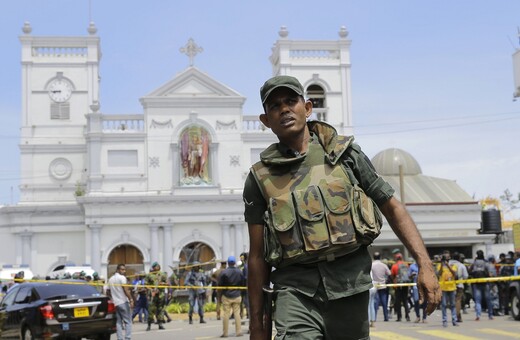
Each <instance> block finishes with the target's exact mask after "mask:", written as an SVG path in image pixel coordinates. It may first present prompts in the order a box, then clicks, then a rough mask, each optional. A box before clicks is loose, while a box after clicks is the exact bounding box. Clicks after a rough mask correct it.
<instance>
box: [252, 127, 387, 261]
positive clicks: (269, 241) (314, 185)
mask: <svg viewBox="0 0 520 340" xmlns="http://www.w3.org/2000/svg"><path fill="white" fill-rule="evenodd" d="M309 128H310V130H311V131H312V132H314V133H315V134H316V136H317V138H314V139H313V140H312V141H311V142H310V143H309V146H308V151H307V153H306V154H305V155H298V156H296V157H293V158H287V157H284V156H283V155H282V154H281V153H280V152H279V151H278V148H277V146H276V144H273V145H271V146H270V147H269V148H267V149H266V150H265V151H264V152H262V153H261V161H260V162H258V163H256V164H254V165H253V167H252V168H251V171H252V173H253V175H254V177H255V179H256V181H257V183H258V185H259V187H260V190H261V191H262V194H263V196H264V198H265V199H266V202H267V211H266V213H265V218H264V219H265V227H264V257H265V260H266V261H267V262H268V263H269V264H271V265H272V266H274V267H277V268H283V267H285V266H287V265H291V264H295V263H297V264H309V263H315V262H320V261H332V260H334V259H335V258H337V257H341V256H344V255H346V254H349V253H351V252H353V251H355V250H357V249H358V248H359V247H360V246H361V245H367V244H370V243H372V242H373V240H374V239H375V238H376V237H377V236H378V235H379V233H380V229H381V224H382V219H381V213H380V211H379V209H378V208H377V206H376V205H375V203H374V202H373V201H372V199H370V198H369V197H368V196H366V194H365V193H364V192H363V190H362V189H361V188H360V187H359V186H358V185H357V180H354V181H352V180H351V179H350V177H349V173H348V170H347V168H346V166H345V164H343V161H342V155H343V153H344V152H345V151H346V150H347V149H348V147H349V145H350V143H351V142H352V140H353V138H352V137H346V136H338V135H336V131H335V130H334V128H332V127H331V126H329V125H327V124H325V123H322V122H312V123H309ZM352 176H353V175H352ZM353 182H354V183H353Z"/></svg>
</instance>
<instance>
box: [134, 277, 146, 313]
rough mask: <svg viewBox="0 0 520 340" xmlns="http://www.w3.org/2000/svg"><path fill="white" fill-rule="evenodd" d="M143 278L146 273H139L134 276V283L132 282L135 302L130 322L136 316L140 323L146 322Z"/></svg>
mask: <svg viewBox="0 0 520 340" xmlns="http://www.w3.org/2000/svg"><path fill="white" fill-rule="evenodd" d="M145 277H146V272H141V273H139V274H138V275H137V276H136V278H135V280H134V282H132V284H133V285H134V292H135V295H136V296H137V301H136V304H135V307H134V311H133V313H132V320H133V319H134V318H135V316H136V315H137V316H138V317H139V318H138V319H139V322H141V323H142V322H145V323H147V322H148V297H147V296H146V293H147V292H146V287H145V284H146V282H145Z"/></svg>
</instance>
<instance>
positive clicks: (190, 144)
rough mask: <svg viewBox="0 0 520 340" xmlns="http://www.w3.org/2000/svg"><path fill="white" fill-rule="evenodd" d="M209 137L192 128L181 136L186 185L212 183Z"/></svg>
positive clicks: (198, 129) (200, 129)
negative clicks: (209, 171) (209, 162)
mask: <svg viewBox="0 0 520 340" xmlns="http://www.w3.org/2000/svg"><path fill="white" fill-rule="evenodd" d="M209 143H210V140H209V136H208V133H207V131H205V130H204V129H202V128H200V127H196V126H192V127H189V128H187V129H185V130H184V131H183V133H182V135H181V155H180V156H181V164H182V170H183V175H184V176H183V178H181V183H182V184H185V185H190V184H191V185H205V184H209V183H210V182H211V180H210V177H209V173H208V155H209Z"/></svg>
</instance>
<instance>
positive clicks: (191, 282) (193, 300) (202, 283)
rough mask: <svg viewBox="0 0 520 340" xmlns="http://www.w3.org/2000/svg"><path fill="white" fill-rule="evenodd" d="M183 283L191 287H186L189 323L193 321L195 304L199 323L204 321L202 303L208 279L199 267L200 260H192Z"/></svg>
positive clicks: (203, 302)
mask: <svg viewBox="0 0 520 340" xmlns="http://www.w3.org/2000/svg"><path fill="white" fill-rule="evenodd" d="M184 284H185V285H186V286H190V287H193V288H189V289H188V293H189V299H188V302H189V304H190V308H189V310H188V316H189V322H190V324H192V323H193V311H194V309H195V305H197V307H198V311H199V317H200V323H206V321H204V305H205V304H206V285H207V284H208V280H207V277H206V274H204V273H203V272H202V270H201V268H200V262H198V261H194V262H193V264H192V265H191V270H190V271H189V272H188V274H187V275H186V278H185V279H184Z"/></svg>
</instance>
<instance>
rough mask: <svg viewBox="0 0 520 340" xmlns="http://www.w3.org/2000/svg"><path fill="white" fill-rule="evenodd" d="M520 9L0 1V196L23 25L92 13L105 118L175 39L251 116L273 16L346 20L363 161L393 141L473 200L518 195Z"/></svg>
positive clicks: (43, 30) (12, 139) (132, 99)
mask: <svg viewBox="0 0 520 340" xmlns="http://www.w3.org/2000/svg"><path fill="white" fill-rule="evenodd" d="M89 7H90V10H89ZM518 13H520V2H519V1H517V0H501V1H480V0H472V1H469V0H461V1H448V0H439V1H428V2H426V1H422V2H421V1H403V0H393V1H388V0H377V1H376V0H373V1H370V0H366V1H361V0H359V1H348V0H337V1H323V2H315V1H307V0H300V1H282V0H278V1H275V0H264V1H255V2H253V1H239V0H231V1H226V0H222V1H210V0H191V1H159V0H147V1H134V0H125V1H123V0H109V1H106V0H105V1H101V0H91V6H89V1H88V0H45V1H41V0H17V1H7V0H0V42H1V43H2V49H1V51H2V52H1V53H0V62H1V65H2V66H3V67H2V72H1V74H2V77H0V86H1V88H2V91H0V115H1V117H2V124H0V140H1V141H2V143H1V144H0V151H1V154H2V155H3V157H2V159H1V160H0V203H11V202H16V201H17V200H18V187H17V186H18V184H19V177H20V175H19V157H18V153H19V150H18V136H19V124H20V110H21V99H20V89H21V71H20V44H19V41H18V36H19V35H21V34H22V31H21V27H22V26H23V23H24V21H29V22H30V23H31V25H32V27H33V32H32V34H33V35H86V34H87V31H86V29H87V26H88V23H89V20H90V19H92V20H93V21H94V22H95V23H96V26H97V27H98V35H99V36H100V37H101V48H102V52H103V57H102V61H101V78H102V80H101V96H100V97H101V108H102V110H101V111H102V112H104V113H111V114H112V113H142V109H141V106H140V104H139V98H140V97H141V96H144V95H146V94H147V93H149V92H151V91H153V90H154V89H156V88H157V87H159V86H161V85H162V84H164V83H165V82H167V81H168V80H170V79H171V78H173V77H174V76H175V75H176V74H177V73H179V72H181V71H182V70H184V69H185V68H186V67H187V66H188V65H189V60H188V58H187V57H186V56H185V55H183V54H181V53H180V52H179V48H180V47H182V46H184V45H185V44H186V42H187V41H188V39H189V38H193V39H194V40H195V42H196V43H197V44H198V45H200V46H201V47H202V48H203V49H204V51H203V53H201V54H199V55H198V56H197V57H196V58H195V66H196V67H198V68H199V69H201V70H202V71H204V72H206V73H208V74H209V75H210V76H212V77H213V78H215V79H217V80H218V81H220V82H222V83H224V84H226V85H227V86H229V87H231V88H233V89H234V90H236V91H238V92H239V93H241V94H242V95H244V96H245V97H247V98H248V99H247V101H246V103H245V105H244V113H245V114H255V115H256V114H258V113H260V111H261V105H260V102H259V99H258V89H259V87H260V85H261V84H262V83H263V81H264V80H265V79H266V78H268V77H269V76H270V75H271V66H270V63H269V60H268V57H269V55H270V52H271V47H272V45H273V43H274V42H275V41H276V39H277V38H278V31H279V29H280V26H282V25H284V26H287V29H288V30H289V38H290V39H328V40H335V39H338V34H337V32H338V31H339V29H340V27H341V26H346V28H347V30H348V31H349V38H350V39H351V40H352V48H351V61H352V95H353V104H352V106H353V113H354V125H355V135H356V140H357V141H358V143H359V144H360V145H361V146H362V148H363V149H364V151H365V152H366V153H367V155H368V156H369V157H373V156H374V155H375V154H376V153H378V152H379V151H381V150H383V149H386V148H390V147H396V148H401V149H404V150H406V151H408V152H409V153H411V154H412V155H413V156H414V157H415V158H416V159H417V161H418V162H419V164H420V165H421V167H422V170H423V173H424V174H425V175H429V176H434V177H441V178H447V179H452V180H456V181H457V183H459V184H460V185H461V186H462V188H463V189H464V190H466V191H467V192H468V193H469V194H470V195H474V197H475V198H476V199H480V198H483V197H486V196H488V195H489V196H493V197H498V196H499V195H500V194H502V193H503V191H504V190H505V189H509V190H511V191H512V192H513V193H518V192H520V179H519V178H518V177H519V175H520V153H519V152H518V151H517V149H518V144H519V143H518V139H519V137H518V134H519V127H520V101H518V102H514V101H513V100H512V99H513V97H512V93H513V91H514V85H513V69H512V59H511V55H512V53H513V52H514V51H515V49H517V48H519V42H518V37H517V27H518V26H520V17H519V16H518ZM11 188H13V190H12V193H11Z"/></svg>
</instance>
